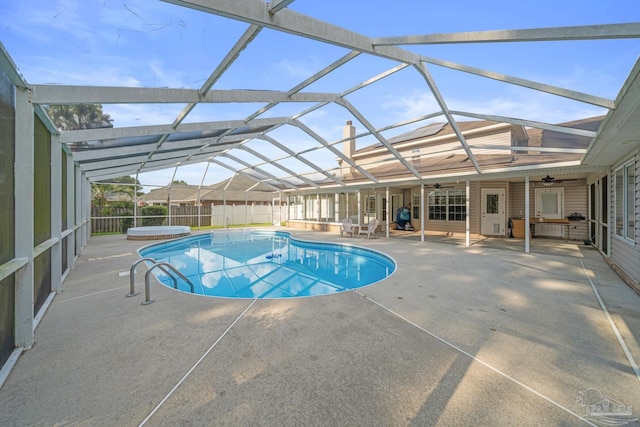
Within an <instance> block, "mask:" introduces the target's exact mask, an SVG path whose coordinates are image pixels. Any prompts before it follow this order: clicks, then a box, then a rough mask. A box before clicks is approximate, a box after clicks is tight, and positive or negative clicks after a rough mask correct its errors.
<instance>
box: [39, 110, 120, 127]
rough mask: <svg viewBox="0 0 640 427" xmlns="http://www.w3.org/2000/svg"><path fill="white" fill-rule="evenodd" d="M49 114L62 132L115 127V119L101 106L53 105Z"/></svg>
mask: <svg viewBox="0 0 640 427" xmlns="http://www.w3.org/2000/svg"><path fill="white" fill-rule="evenodd" d="M47 113H48V114H49V117H51V120H52V121H53V124H54V125H55V126H56V127H57V128H58V129H60V130H76V129H97V128H110V127H113V119H112V118H111V116H110V115H109V114H106V113H104V112H103V111H102V105H100V104H74V105H51V106H49V107H48V108H47Z"/></svg>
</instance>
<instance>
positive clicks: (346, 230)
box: [340, 218, 355, 237]
mask: <svg viewBox="0 0 640 427" xmlns="http://www.w3.org/2000/svg"><path fill="white" fill-rule="evenodd" d="M354 232H355V230H354V227H353V221H351V218H345V219H344V220H343V221H342V225H341V226H340V237H342V236H343V234H350V235H351V237H353V233H354Z"/></svg>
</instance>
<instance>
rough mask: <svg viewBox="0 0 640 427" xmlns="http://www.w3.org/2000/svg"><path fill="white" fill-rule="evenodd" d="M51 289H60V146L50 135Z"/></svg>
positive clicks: (53, 136) (53, 290) (57, 290)
mask: <svg viewBox="0 0 640 427" xmlns="http://www.w3.org/2000/svg"><path fill="white" fill-rule="evenodd" d="M50 179H51V238H52V239H56V240H57V242H56V244H55V245H53V246H52V247H51V249H50V250H51V291H52V292H59V291H60V290H61V289H62V273H63V271H62V257H63V256H64V255H65V254H63V253H62V147H61V146H60V138H59V137H58V136H56V135H51V178H50Z"/></svg>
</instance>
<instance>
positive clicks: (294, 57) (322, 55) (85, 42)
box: [0, 0, 640, 185]
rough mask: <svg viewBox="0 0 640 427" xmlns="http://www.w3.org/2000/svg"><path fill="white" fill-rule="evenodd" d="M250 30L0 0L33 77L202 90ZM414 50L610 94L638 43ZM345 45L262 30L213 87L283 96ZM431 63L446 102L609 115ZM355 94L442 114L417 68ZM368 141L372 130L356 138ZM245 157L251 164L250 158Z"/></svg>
mask: <svg viewBox="0 0 640 427" xmlns="http://www.w3.org/2000/svg"><path fill="white" fill-rule="evenodd" d="M289 8H290V9H291V10H295V11H296V12H300V13H303V14H306V15H310V16H313V17H315V18H318V19H321V20H324V21H327V22H330V23H332V24H336V25H340V26H344V27H346V28H348V29H350V30H352V31H355V32H358V33H361V34H364V35H367V36H371V37H384V36H402V35H413V34H432V33H451V32H461V31H481V30H495V29H519V28H540V27H554V26H570V25H571V26H572V25H593V24H610V23H627V22H636V21H640V2H638V1H637V0H608V1H606V2H605V1H584V0H583V1H578V0H576V1H563V0H556V1H547V0H537V1H521V2H514V1H512V0H510V1H491V2H478V1H467V0H463V1H457V2H426V1H423V0H402V1H399V2H389V1H378V0H369V1H359V0H358V1H347V2H318V1H315V0H297V1H295V2H294V3H292V4H291V5H290V6H289ZM246 28H247V24H244V23H241V22H235V21H232V20H229V19H226V18H221V17H218V16H214V15H210V14H206V13H202V12H198V11H194V10H190V9H186V8H181V7H177V6H175V5H172V4H168V3H164V2H160V1H151V0H126V1H122V0H119V1H113V0H84V1H73V0H57V1H56V0H49V1H42V0H27V1H22V2H17V1H10V0H0V41H1V42H2V43H3V44H4V46H5V48H6V49H7V50H8V52H9V54H10V55H11V57H12V58H13V60H14V62H15V63H16V65H17V66H18V68H19V70H20V72H21V73H22V74H23V76H24V77H25V79H26V80H27V81H28V82H29V83H56V84H72V85H104V86H140V87H184V88H199V87H200V86H201V85H202V84H203V82H204V81H205V80H206V78H207V77H208V76H209V75H210V74H211V72H212V71H213V70H214V69H215V67H216V65H217V64H218V63H219V61H220V60H221V59H222V58H223V57H224V55H225V54H226V52H227V51H228V49H229V48H230V47H231V46H233V44H234V43H235V42H236V40H237V39H238V38H239V37H240V35H241V34H242V33H243V32H244V30H245V29H246ZM406 48H407V49H408V50H412V51H414V52H418V53H420V54H423V55H425V56H429V57H433V58H438V59H443V60H449V61H454V62H458V63H462V64H465V65H470V66H474V67H478V68H483V69H487V70H491V71H496V72H501V73H504V74H509V75H514V76H517V77H521V78H525V79H530V80H535V81H539V82H542V83H547V84H552V85H556V86H561V87H565V88H568V89H573V90H577V91H581V92H586V93H589V94H593V95H597V96H601V97H606V98H611V99H613V98H615V96H616V95H617V94H618V91H619V90H620V87H621V85H622V84H623V82H624V80H625V78H626V77H627V75H628V73H629V71H630V70H631V68H632V66H633V64H634V62H635V61H636V60H637V58H638V56H639V55H640V41H639V40H638V39H629V40H601V41H572V42H539V43H525V44H522V43H502V44H497V43H493V44H472V45H455V46H408V47H406ZM346 53H347V51H346V50H345V49H342V48H338V47H334V46H327V45H323V44H321V43H318V42H315V41H311V40H305V39H301V38H296V37H294V36H291V35H288V34H284V33H280V32H275V31H271V30H266V29H265V30H262V31H261V33H260V34H259V35H258V37H257V38H256V39H255V40H254V42H253V43H252V44H251V45H250V46H248V47H247V49H246V50H245V51H243V52H242V54H241V55H240V57H239V59H238V60H237V61H236V62H235V63H234V64H233V65H232V66H231V67H230V68H229V70H228V71H227V72H226V73H225V75H224V76H223V77H222V78H221V79H220V80H219V81H218V82H217V83H216V85H215V86H214V88H215V89H273V90H283V91H286V90H288V89H290V88H292V87H293V86H295V85H296V84H298V83H299V82H301V81H303V80H304V79H306V78H307V77H309V76H310V75H312V74H313V73H315V72H317V71H319V70H321V69H322V68H324V67H325V66H327V65H328V64H330V63H331V62H333V61H335V60H336V59H338V58H340V57H341V56H342V55H344V54H346ZM395 65H397V64H396V63H394V62H392V61H388V60H384V59H380V58H375V57H368V56H364V55H360V56H359V57H358V58H356V59H355V60H353V61H351V62H350V63H348V64H347V65H346V66H344V67H343V68H341V69H340V70H338V71H337V72H334V73H332V74H331V75H329V76H327V77H326V78H324V79H322V80H320V81H318V82H316V83H315V84H313V85H311V86H309V87H308V88H307V89H306V90H307V91H318V92H321V91H324V92H332V93H340V92H342V91H344V90H347V89H349V88H350V87H352V86H354V85H357V84H358V83H360V82H363V81H365V80H367V79H369V78H371V77H373V76H375V75H377V74H378V73H381V72H383V71H386V70H388V69H390V68H392V67H394V66H395ZM430 71H431V73H432V75H433V77H434V79H435V81H436V83H437V84H438V86H439V89H440V91H441V93H442V94H443V96H444V98H445V100H446V102H447V104H448V106H449V107H450V108H451V109H454V110H465V111H472V112H478V113H490V114H499V115H505V116H510V117H519V118H524V119H529V120H539V121H548V122H552V123H558V122H564V121H569V120H574V119H579V118H584V117H590V116H595V115H600V114H604V113H605V111H604V110H602V109H599V108H597V107H594V106H591V105H586V104H582V103H576V102H573V101H568V100H564V99H559V98H557V97H553V96H550V95H545V94H541V93H538V92H535V91H531V90H527V89H523V88H520V87H516V86H510V85H504V84H501V83H498V82H494V81H490V80H486V79H481V78H478V77H475V76H472V75H466V74H463V73H459V72H456V71H452V70H448V69H444V68H441V67H437V66H430ZM348 99H349V101H350V102H351V103H352V104H354V105H355V106H356V108H358V109H359V110H360V111H361V112H362V113H363V114H365V116H366V117H367V118H368V120H369V121H371V122H372V123H373V125H374V126H375V127H378V128H379V127H384V126H387V125H390V124H393V123H397V122H400V121H403V120H407V119H409V118H413V117H417V116H421V115H424V114H428V113H432V112H435V111H437V106H436V103H435V101H434V99H433V97H432V96H431V94H430V92H429V90H428V88H427V86H426V85H425V82H424V80H423V79H422V78H421V77H420V76H419V75H417V73H416V72H415V71H413V70H411V69H405V70H403V71H400V72H398V73H396V74H394V75H393V76H391V77H388V78H386V79H384V80H382V81H380V82H378V83H376V84H374V85H371V86H370V87H368V88H366V89H364V90H362V91H358V92H356V93H354V94H353V95H350V96H349V97H348ZM261 106H262V105H229V104H226V105H208V106H207V105H201V106H198V107H197V108H196V109H195V110H194V111H193V112H192V113H191V115H190V116H189V117H188V120H187V121H191V122H201V121H215V120H226V119H239V118H244V117H246V116H247V115H249V114H251V113H253V112H254V111H256V110H257V109H259V108H260V107H261ZM307 107H308V105H281V106H279V107H277V108H274V109H273V110H271V111H269V112H268V113H266V114H265V115H263V116H262V117H272V116H288V115H291V114H294V113H297V112H299V111H302V110H304V109H305V108H307ZM182 108H183V105H160V104H156V105H106V106H105V107H104V110H105V111H106V112H107V113H109V114H110V115H111V116H112V117H113V118H114V125H115V126H118V127H120V126H140V125H151V124H166V123H171V122H172V121H173V120H174V119H175V117H176V116H177V114H178V112H179V111H180V110H181V109H182ZM346 120H354V119H353V117H351V116H350V115H349V114H348V113H347V112H346V111H345V110H344V109H341V108H340V107H337V106H328V107H327V108H323V109H321V110H318V111H316V112H314V113H313V114H310V115H308V116H305V117H304V118H303V121H304V122H305V123H306V124H307V125H308V126H309V127H311V128H312V129H313V130H314V131H316V132H317V133H318V134H320V135H321V136H323V137H324V138H325V139H326V140H328V141H329V142H331V141H336V140H338V139H340V138H341V128H342V126H343V125H344V123H345V121H346ZM438 120H440V121H441V120H442V118H440V119H438ZM425 124H427V123H426V122H422V123H419V124H417V125H414V127H415V126H422V125H425ZM356 126H358V124H357V123H356ZM358 129H359V130H362V127H360V126H358ZM406 130H409V129H408V128H402V129H398V130H395V131H393V132H390V133H387V134H385V136H387V137H392V136H394V135H395V134H397V133H399V132H402V131H406ZM274 136H276V137H278V138H280V140H281V141H282V142H287V144H289V145H290V146H291V147H295V149H296V150H300V149H302V148H305V147H313V146H316V145H317V143H316V142H314V141H310V140H309V138H308V137H306V136H305V135H300V134H299V132H297V131H295V130H293V129H290V128H286V127H285V128H281V129H280V130H278V131H277V132H276V133H275V134H274ZM373 142H375V141H373V140H372V139H366V138H365V139H363V140H362V141H360V142H359V146H363V145H366V144H369V143H373ZM261 144H262V145H261ZM264 144H265V143H264V142H257V143H253V145H252V147H253V148H255V149H257V150H261V149H266V146H265V145H264ZM273 152H274V153H275V152H277V150H273ZM250 157H251V156H247V157H246V160H247V161H254V160H255V159H250ZM314 161H317V162H318V164H321V165H322V166H323V167H326V168H330V167H334V166H335V165H336V163H335V156H334V155H332V154H330V153H329V154H328V155H327V154H321V153H320V152H318V153H317V157H316V158H314ZM267 169H268V168H267ZM203 170H204V165H202V166H189V167H184V168H180V169H179V170H178V173H177V174H176V179H184V180H186V181H187V182H189V183H191V184H199V183H200V180H201V177H202V171H203ZM279 173H280V174H281V172H279ZM172 175H173V170H168V171H165V172H161V173H154V174H153V176H151V174H149V176H148V177H147V176H146V177H145V180H146V183H149V184H157V185H162V184H166V183H167V181H168V180H169V179H171V176H172ZM228 175H229V172H228V171H226V170H220V168H219V167H213V166H212V167H210V171H209V173H208V174H207V178H206V179H205V183H213V182H216V181H218V180H219V179H222V178H225V177H226V176H228Z"/></svg>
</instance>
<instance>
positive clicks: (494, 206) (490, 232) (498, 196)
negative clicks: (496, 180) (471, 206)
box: [480, 188, 506, 236]
mask: <svg viewBox="0 0 640 427" xmlns="http://www.w3.org/2000/svg"><path fill="white" fill-rule="evenodd" d="M480 195H481V197H482V203H481V209H482V212H481V223H480V233H481V234H482V235H484V236H504V235H505V221H506V217H505V212H504V188H483V189H481V190H480Z"/></svg>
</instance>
